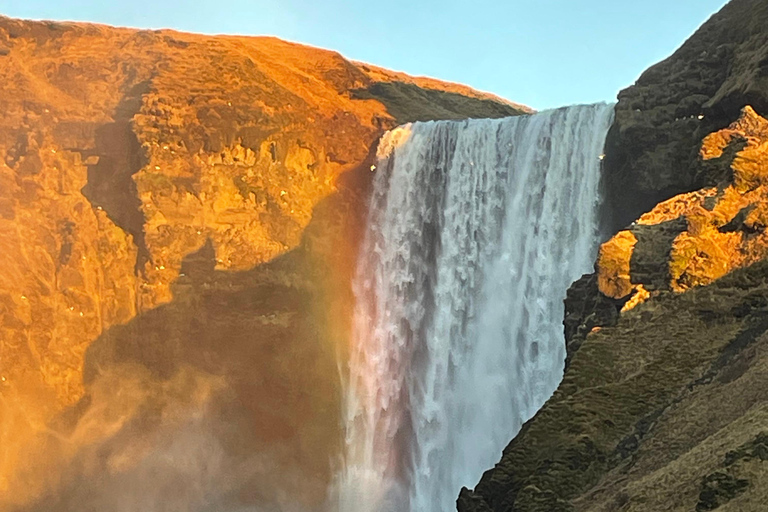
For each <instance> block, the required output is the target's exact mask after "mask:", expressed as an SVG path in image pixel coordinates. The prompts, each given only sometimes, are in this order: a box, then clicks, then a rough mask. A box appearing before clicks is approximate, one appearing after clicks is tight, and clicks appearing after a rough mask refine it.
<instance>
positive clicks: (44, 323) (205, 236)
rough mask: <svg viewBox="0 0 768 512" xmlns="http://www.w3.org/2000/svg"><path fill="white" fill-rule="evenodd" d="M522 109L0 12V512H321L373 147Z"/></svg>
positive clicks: (258, 54) (216, 48) (318, 57)
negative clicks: (250, 511)
mask: <svg viewBox="0 0 768 512" xmlns="http://www.w3.org/2000/svg"><path fill="white" fill-rule="evenodd" d="M523 111H526V109H525V108H524V107H520V106H518V105H514V104H510V103H507V102H504V101H502V100H500V99H498V98H496V97H493V96H490V95H485V94H481V93H478V92H475V91H473V90H471V89H469V88H467V87H464V86H459V85H456V84H448V83H443V82H439V81H436V80H431V79H421V78H412V77H408V76H406V75H403V74H400V73H392V72H389V71H386V70H382V69H379V68H374V67H369V66H366V65H363V64H360V63H353V62H350V61H348V60H346V59H344V58H343V57H342V56H340V55H338V54H337V53H334V52H329V51H324V50H319V49H315V48H310V47H305V46H300V45H296V44H290V43H286V42H283V41H280V40H277V39H274V38H245V37H207V36H197V35H190V34H182V33H177V32H172V31H146V30H144V31H138V30H128V29H116V28H110V27H104V26H96V25H86V24H69V23H47V22H28V21H19V20H13V19H8V18H0V155H1V156H2V160H0V255H2V264H1V265H0V378H1V379H2V380H1V381H0V508H2V509H3V510H5V509H6V508H9V507H10V508H11V509H13V507H16V506H18V507H22V508H23V509H24V510H59V511H64V510H75V509H77V510H80V509H81V508H82V507H85V508H94V509H98V508H99V507H107V508H110V507H111V506H113V505H114V504H116V503H120V506H123V507H127V508H128V509H131V510H136V509H139V508H141V507H142V503H149V502H151V500H153V499H155V498H158V497H159V496H162V499H163V502H164V503H167V504H168V507H169V508H168V510H186V508H185V506H187V504H189V503H192V502H194V501H195V500H198V501H199V500H200V499H206V500H209V501H210V502H211V503H215V504H216V505H217V506H232V507H238V506H246V505H249V504H254V503H261V504H277V503H286V502H291V503H304V504H308V505H311V504H317V503H319V502H321V501H322V500H323V498H324V496H325V492H326V487H327V485H328V481H329V478H330V462H331V457H332V456H334V455H335V454H336V453H337V452H338V443H339V440H340V438H339V436H340V433H339V412H338V409H339V397H340V394H341V391H340V389H339V382H340V379H339V373H338V372H339V369H338V363H337V356H338V355H339V353H341V355H342V357H343V351H344V349H345V342H346V332H347V329H348V323H349V317H350V305H351V291H350V289H349V283H350V273H351V271H352V269H353V268H354V262H355V255H356V253H355V251H356V244H357V240H358V232H359V226H360V222H361V220H362V214H363V213H364V205H365V197H366V189H367V186H368V179H369V174H370V172H369V170H368V169H369V167H370V158H371V151H372V149H373V148H374V146H375V143H376V141H377V139H378V137H379V135H380V134H381V133H383V131H384V130H386V129H388V128H391V127H393V126H395V125H397V124H400V123H403V122H407V121H412V120H426V119H458V118H466V117H499V116H506V115H515V114H519V113H521V112H523ZM169 460H173V461H175V462H174V463H173V464H171V463H169V462H168V461H169ZM179 460H184V461H186V462H185V463H183V464H179V463H178V461H179ZM148 480H149V481H148ZM189 482H194V485H192V486H190V485H189ZM182 484H183V485H182ZM142 500H145V501H142Z"/></svg>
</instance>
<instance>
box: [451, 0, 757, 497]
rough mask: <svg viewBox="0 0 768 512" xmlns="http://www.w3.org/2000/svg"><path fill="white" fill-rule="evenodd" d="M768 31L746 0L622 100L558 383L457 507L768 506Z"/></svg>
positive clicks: (574, 292) (570, 308)
mask: <svg viewBox="0 0 768 512" xmlns="http://www.w3.org/2000/svg"><path fill="white" fill-rule="evenodd" d="M766 20H768V10H766V5H765V3H764V2H751V1H741V0H734V1H733V2H731V3H730V4H728V5H727V6H726V7H725V8H724V9H723V10H722V11H721V12H720V13H719V14H717V15H715V16H714V17H713V18H712V19H711V20H710V21H709V22H707V24H705V25H704V26H703V27H702V29H701V30H700V31H699V32H697V33H696V34H695V35H694V36H693V37H692V38H691V39H690V40H689V41H688V42H686V44H685V45H684V46H683V48H682V49H681V50H679V51H678V52H677V53H675V55H673V56H672V57H671V58H670V59H668V60H666V61H664V62H662V63H661V64H658V65H657V66H654V67H653V68H651V69H650V70H649V71H647V72H646V73H645V74H644V75H643V77H642V78H641V79H640V80H639V81H638V83H637V84H636V85H635V86H633V87H631V88H630V89H628V90H626V91H623V92H622V93H621V95H620V101H619V104H618V106H617V118H616V123H615V125H614V126H613V128H612V130H611V133H610V134H609V140H608V145H609V146H608V149H607V158H606V168H605V173H606V177H605V183H606V191H607V193H608V194H609V195H608V196H607V200H608V206H609V210H608V212H607V213H608V214H609V215H612V217H610V218H609V222H608V224H610V225H611V226H612V227H613V228H614V229H613V233H615V234H614V235H613V237H612V238H611V239H610V240H608V241H607V242H606V243H605V244H603V246H602V247H601V250H600V254H599V256H598V259H597V262H596V272H595V273H594V274H592V275H587V276H584V277H583V278H582V279H581V280H579V281H577V283H575V284H574V286H572V288H571V289H570V290H569V292H568V298H567V299H566V318H565V322H564V324H565V334H566V342H567V347H568V361H567V369H566V373H565V376H564V379H563V382H562V384H561V385H560V387H559V388H558V390H557V391H556V392H555V394H554V395H553V397H552V398H551V399H550V400H549V401H548V402H547V404H546V405H545V406H544V407H543V409H542V410H541V411H540V412H539V413H538V414H537V415H536V416H535V417H534V418H533V419H532V420H531V421H529V422H528V423H527V424H526V425H525V426H524V427H523V429H522V431H521V432H520V434H519V435H518V436H517V437H516V438H515V439H514V440H513V441H512V442H511V443H510V444H509V446H508V447H507V448H506V449H505V450H504V453H503V455H502V458H501V461H500V462H499V464H497V466H496V467H495V468H493V469H491V470H489V471H488V472H486V474H485V475H483V477H482V479H481V481H480V482H479V484H478V485H477V487H476V488H475V489H474V490H473V491H470V490H468V489H463V490H462V492H461V495H460V497H459V499H458V509H459V510H460V511H462V512H469V511H513V510H514V511H515V512H518V511H527V512H533V511H541V512H545V511H546V512H553V511H554V512H557V511H569V512H571V511H592V512H597V511H605V512H608V511H618V510H620V511H638V512H639V511H648V510H653V511H681V512H682V511H691V510H696V511H697V512H701V511H705V510H715V509H717V510H723V511H726V510H733V511H736V510H738V511H758V510H764V509H765V489H766V488H768V465H765V463H764V461H766V460H768V455H766V453H767V452H766V450H767V448H766V446H767V445H766V419H767V418H766V413H768V401H766V399H765V397H766V396H767V395H766V391H768V387H767V386H768V384H767V383H768V378H767V377H768V374H766V370H767V367H766V365H765V363H764V361H765V357H763V353H764V352H765V351H766V350H768V316H767V315H768V281H767V279H768V263H767V261H768V259H766V255H768V233H767V232H766V226H768V223H766V221H765V220H764V217H765V215H766V214H765V212H766V211H768V210H766V208H768V196H767V195H766V194H767V193H768V187H767V185H768V156H767V155H768V131H767V128H768V121H766V119H764V118H763V117H761V115H760V113H763V114H764V113H765V112H766V110H765V109H766V108H768V105H766V104H765V103H764V100H763V98H765V97H767V96H766V95H768V83H766V82H764V79H763V75H764V73H763V71H762V69H763V65H764V63H763V60H764V57H762V55H763V54H764V53H765V52H768V30H767V29H766V27H768V24H766ZM712 56H718V57H717V59H715V60H712V58H711V57H712ZM750 103H752V104H751V105H750ZM681 109H683V110H681ZM685 109H689V110H685ZM700 115H702V116H703V117H702V118H699V116H700ZM691 116H693V117H691ZM634 194H636V196H634V197H633V195H634ZM643 212H645V213H643ZM641 214H642V215H641ZM631 220H635V222H632V223H631V225H628V224H629V222H630V221H631ZM624 226H626V229H623V230H621V231H618V232H616V231H617V229H618V227H624Z"/></svg>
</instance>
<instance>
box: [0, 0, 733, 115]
mask: <svg viewBox="0 0 768 512" xmlns="http://www.w3.org/2000/svg"><path fill="white" fill-rule="evenodd" d="M726 3H727V2H726V0H644V1H641V2H638V1H630V0H581V1H578V2H577V1H574V0H506V1H504V0H470V1H458V0H422V1H419V0H384V1H382V2H373V1H371V0H355V1H352V0H226V1H212V0H130V1H126V0H112V1H104V0H0V13H2V14H5V15H7V16H13V17H20V18H31V19H55V20H78V21H94V22H100V23H108V24H110V25H121V26H131V27H141V28H166V27H168V28H175V29H178V30H184V31H190V32H202V33H208V34H217V33H226V34H246V35H262V34H269V35H276V36H278V37H281V38H283V39H288V40H292V41H299V42H303V43H308V44H311V45H314V46H320V47H323V48H330V49H334V50H337V51H339V52H341V53H342V54H344V55H345V56H346V57H349V58H352V59H355V60H362V61H365V62H370V63H372V64H376V65H379V66H383V67H386V68H390V69H395V70H400V71H405V72H408V73H411V74H416V75H427V76H433V77H436V78H441V79H444V80H451V81H455V82H461V83H465V84H468V85H471V86H473V87H475V88H478V89H481V90H484V91H491V92H494V93H496V94H499V95H501V96H504V97H506V98H508V99H510V100H513V101H517V102H520V103H524V104H527V105H530V106H532V107H534V108H537V109H544V108H550V107H557V106H562V105H569V104H574V103H588V102H596V101H611V100H613V99H614V98H615V97H616V94H617V93H618V91H619V90H620V89H623V88H624V87H627V86H629V85H631V84H632V83H633V82H634V81H635V80H636V79H637V77H638V76H639V75H640V73H641V72H642V71H643V70H644V69H646V68H647V67H648V66H649V65H651V64H653V63H655V62H657V61H659V60H661V59H663V58H665V57H667V56H668V55H670V54H671V53H672V52H673V51H674V50H675V49H676V48H677V47H678V46H680V44H682V43H683V41H685V39H687V38H688V36H690V35H691V34H692V33H693V32H694V31H695V30H696V28H697V27H698V26H699V25H701V24H702V23H703V22H704V21H705V20H706V19H707V18H708V17H709V16H710V15H711V14H713V13H714V12H716V11H717V10H719V9H720V8H721V7H722V6H723V5H725V4H726Z"/></svg>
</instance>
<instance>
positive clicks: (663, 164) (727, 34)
mask: <svg viewBox="0 0 768 512" xmlns="http://www.w3.org/2000/svg"><path fill="white" fill-rule="evenodd" d="M767 24H768V5H766V3H765V2H763V1H762V0H733V1H731V2H730V3H728V4H727V5H726V6H725V7H723V9H722V10H721V12H719V13H718V14H716V15H715V16H713V17H712V18H711V19H710V20H709V21H708V22H707V23H705V24H704V25H703V26H702V27H701V28H700V29H699V30H698V31H697V32H696V33H695V34H694V35H693V36H691V38H690V39H689V40H688V41H686V42H685V44H684V45H683V46H682V47H681V48H680V49H679V50H677V51H676V52H675V53H674V54H673V55H672V56H670V57H669V58H668V59H666V60H664V61H662V62H660V63H658V64H656V65H655V66H653V67H651V68H650V69H648V70H647V71H645V72H644V73H643V74H642V75H641V77H640V78H639V79H638V81H637V83H636V84H634V85H633V86H632V87H629V88H627V89H625V90H623V91H621V93H619V103H618V105H617V106H616V122H615V123H614V125H613V127H612V128H611V131H610V132H609V134H608V139H607V142H606V159H605V169H606V174H605V189H606V190H605V196H606V201H607V203H606V218H605V220H604V222H605V227H606V230H607V231H608V232H610V233H611V234H613V233H615V231H616V230H618V229H622V228H624V227H626V226H627V225H628V224H629V223H630V222H632V221H633V220H635V219H636V218H637V217H639V216H640V215H641V214H642V213H645V212H647V211H649V210H650V209H651V208H653V207H654V206H655V205H656V204H657V203H659V202H661V201H663V200H665V199H669V198H670V197H672V196H674V195H677V194H681V193H685V192H691V191H694V190H698V189H700V188H703V187H708V186H714V185H716V183H717V182H718V181H720V180H721V179H722V175H721V173H720V170H721V169H719V168H718V167H717V166H710V167H704V168H702V167H701V166H700V165H699V164H698V152H699V145H700V143H701V140H702V139H703V138H704V137H705V136H707V135H708V134H710V133H712V132H714V131H717V130H720V129H722V128H725V127H727V126H728V125H730V124H731V123H732V122H734V121H735V120H736V119H738V118H739V115H740V112H741V109H742V107H744V106H745V105H752V107H753V108H754V109H755V110H756V111H757V112H758V113H759V114H761V115H766V114H768V78H767V77H768V73H767V72H766V71H767V70H768V59H766V58H765V57H766V55H768V32H767V31H766V30H765V27H766V25H767Z"/></svg>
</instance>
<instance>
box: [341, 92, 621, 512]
mask: <svg viewBox="0 0 768 512" xmlns="http://www.w3.org/2000/svg"><path fill="white" fill-rule="evenodd" d="M612 112H613V107H612V105H605V104H599V105H589V106H576V107H570V108H564V109H559V110H553V111H549V112H543V113H540V114H536V115H532V116H524V117H513V118H507V119H499V120H470V121H459V122H456V121H440V122H428V123H415V124H412V125H406V126H404V127H401V128H398V129H396V130H393V131H392V132H390V133H388V134H387V135H386V136H385V137H384V138H383V139H382V141H381V144H380V147H379V155H378V157H379V161H378V163H377V169H376V171H375V172H376V176H375V183H374V192H373V197H372V199H371V205H370V213H369V218H368V228H367V234H366V237H365V240H364V242H363V246H362V251H361V256H360V259H359V262H358V269H357V274H356V278H355V282H354V287H355V294H356V298H357V306H356V310H355V316H354V326H353V329H354V332H353V340H352V352H351V355H350V362H349V376H348V382H347V383H346V384H347V386H346V390H345V394H346V397H345V411H344V414H345V416H344V422H345V432H346V439H345V441H346V445H345V450H346V451H345V453H344V456H343V468H342V469H341V471H340V473H339V475H338V481H337V483H336V489H337V491H336V492H337V493H338V496H337V500H338V502H339V509H340V510H341V511H342V512H359V511H364V512H405V511H411V512H445V511H448V510H452V509H454V507H455V499H456V496H457V495H458V492H459V489H460V488H461V487H462V486H468V487H473V486H474V484H475V483H476V482H477V481H478V480H479V478H480V476H481V474H482V472H483V471H484V470H486V469H488V468H490V467H491V466H493V464H494V463H495V462H496V461H498V459H499V457H500V453H501V450H502V449H503V448H504V446H506V444H507V443H508V442H509V440H510V439H511V438H512V437H514V435H515V434H516V433H517V432H518V430H519V429H520V427H521V425H522V424H523V422H525V421H526V420H528V419H529V418H531V417H532V416H533V415H534V414H535V413H536V411H537V410H538V409H539V408H540V407H541V406H542V405H543V403H544V402H545V401H546V400H547V398H549V396H550V395H551V394H552V392H553V391H554V390H555V388H556V387H557V385H558V383H559V382H560V379H561V377H562V372H563V361H564V358H565V346H564V341H563V328H562V319H563V298H564V297H565V291H566V289H567V288H568V286H569V285H570V283H571V282H573V281H574V280H575V279H576V278H578V277H579V276H580V275H581V274H582V273H584V272H587V271H589V269H590V267H591V263H592V261H593V257H594V252H595V248H596V245H597V218H596V206H597V199H598V192H597V191H598V182H599V174H600V154H601V152H602V148H603V144H604V140H605V134H606V132H607V130H608V127H609V125H610V123H611V119H612Z"/></svg>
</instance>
